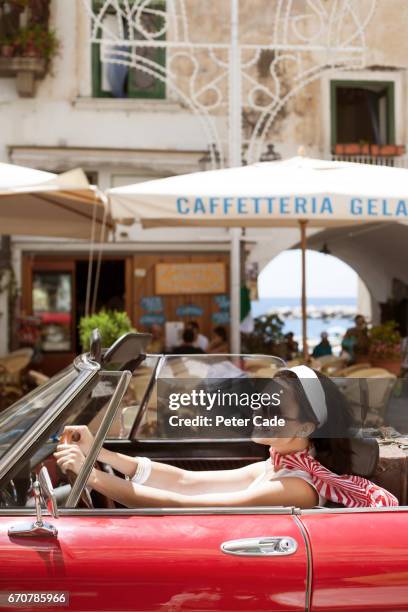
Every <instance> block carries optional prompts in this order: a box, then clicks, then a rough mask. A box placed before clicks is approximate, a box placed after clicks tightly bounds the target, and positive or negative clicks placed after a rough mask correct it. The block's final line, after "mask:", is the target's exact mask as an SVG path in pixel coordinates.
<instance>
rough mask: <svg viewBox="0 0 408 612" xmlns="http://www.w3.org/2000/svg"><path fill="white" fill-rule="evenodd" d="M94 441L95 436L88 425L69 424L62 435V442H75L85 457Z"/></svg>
mask: <svg viewBox="0 0 408 612" xmlns="http://www.w3.org/2000/svg"><path fill="white" fill-rule="evenodd" d="M93 442H94V437H93V435H92V434H91V432H90V431H89V429H88V427H87V426H86V425H67V426H66V427H64V431H63V432H62V436H61V443H62V444H73V443H74V444H75V445H76V446H78V447H79V448H80V449H81V451H82V453H83V455H85V457H86V456H87V454H88V453H89V451H90V449H91V446H92V444H93Z"/></svg>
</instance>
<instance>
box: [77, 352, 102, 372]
mask: <svg viewBox="0 0 408 612" xmlns="http://www.w3.org/2000/svg"><path fill="white" fill-rule="evenodd" d="M74 367H75V369H76V370H79V371H81V370H94V369H95V368H96V369H98V370H100V368H101V364H100V363H98V362H97V361H94V360H93V359H91V356H90V354H89V353H82V355H78V356H77V357H75V359H74Z"/></svg>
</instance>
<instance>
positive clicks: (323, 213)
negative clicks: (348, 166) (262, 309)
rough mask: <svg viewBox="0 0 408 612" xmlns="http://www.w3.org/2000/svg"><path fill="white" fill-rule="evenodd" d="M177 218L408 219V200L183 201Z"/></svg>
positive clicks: (178, 204) (291, 198) (287, 198)
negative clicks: (246, 216)
mask: <svg viewBox="0 0 408 612" xmlns="http://www.w3.org/2000/svg"><path fill="white" fill-rule="evenodd" d="M176 210H177V214H179V215H183V216H189V217H192V216H197V217H201V216H214V217H223V216H228V217H231V216H237V217H240V216H245V215H248V216H254V215H259V216H260V217H268V216H278V217H284V216H294V217H299V218H303V217H304V218H313V217H317V218H319V217H322V218H326V219H330V218H333V219H336V217H337V216H341V217H342V218H344V216H345V215H346V216H349V217H350V218H356V217H364V218H365V217H373V218H380V219H381V218H389V217H395V218H406V217H408V200H397V199H390V198H388V199H387V198H383V199H381V198H365V197H364V198H363V197H347V196H337V195H336V196H309V197H304V196H280V197H278V196H274V197H180V198H177V199H176Z"/></svg>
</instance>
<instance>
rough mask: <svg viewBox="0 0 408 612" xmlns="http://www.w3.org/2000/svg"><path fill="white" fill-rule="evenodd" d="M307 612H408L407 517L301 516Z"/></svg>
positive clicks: (383, 513) (363, 512)
mask: <svg viewBox="0 0 408 612" xmlns="http://www.w3.org/2000/svg"><path fill="white" fill-rule="evenodd" d="M301 521H302V523H303V525H304V527H305V529H306V531H307V534H308V537H309V539H310V543H311V549H312V558H313V564H312V610H314V611H318V610H321V611H323V610H324V611H325V612H326V611H328V610H333V611H334V610H338V611H342V612H343V611H344V610H347V611H354V610H356V611H357V610H370V611H372V610H386V611H389V610H393V612H394V611H396V610H408V511H407V510H406V509H399V508H388V509H374V510H369V509H359V510H351V509H332V510H329V511H328V510H310V511H307V510H305V511H303V512H302V515H301Z"/></svg>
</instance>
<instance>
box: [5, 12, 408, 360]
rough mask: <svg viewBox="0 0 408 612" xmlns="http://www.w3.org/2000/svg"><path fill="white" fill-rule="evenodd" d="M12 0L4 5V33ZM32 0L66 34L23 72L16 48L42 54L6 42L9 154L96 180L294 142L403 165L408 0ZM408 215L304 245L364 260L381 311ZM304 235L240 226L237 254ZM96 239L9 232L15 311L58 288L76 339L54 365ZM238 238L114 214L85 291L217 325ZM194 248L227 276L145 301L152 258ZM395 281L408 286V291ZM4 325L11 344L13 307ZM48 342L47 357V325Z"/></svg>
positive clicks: (239, 159) (31, 310)
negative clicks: (124, 220)
mask: <svg viewBox="0 0 408 612" xmlns="http://www.w3.org/2000/svg"><path fill="white" fill-rule="evenodd" d="M12 4H13V3H11V2H1V3H0V6H1V13H0V24H1V28H2V31H3V34H4V31H5V29H7V28H9V27H10V23H9V22H10V11H11V9H10V6H11V5H12ZM29 4H30V3H29ZM37 4H38V3H37ZM39 4H40V5H42V6H43V9H44V15H45V17H46V19H47V21H48V25H49V28H51V29H52V30H54V31H55V34H56V37H57V39H58V42H59V48H58V52H57V53H56V55H55V56H54V57H52V61H51V63H50V64H49V66H47V67H46V68H45V69H44V70H43V71H42V72H41V70H40V69H38V70H37V72H35V69H34V68H33V67H32V66H31V68H30V70H31V73H30V71H29V70H28V71H27V70H25V71H24V70H23V69H22V67H21V65H19V64H18V61H20V58H19V57H17V56H20V55H25V56H26V61H27V57H28V59H29V62H31V64H33V65H34V64H35V63H36V62H37V63H38V60H39V59H41V58H38V53H37V54H35V53H31V57H30V53H27V49H25V50H24V49H22V48H21V45H20V48H17V51H16V50H14V52H13V57H11V58H10V57H7V56H6V55H7V53H6V52H5V51H4V50H3V47H5V46H7V45H5V44H4V42H3V47H2V57H1V58H0V65H1V66H2V69H1V70H0V105H1V115H0V121H1V130H0V160H1V161H4V162H13V163H16V164H21V165H25V166H30V167H33V168H38V169H42V170H48V171H51V172H63V171H65V170H69V169H71V168H74V167H82V168H83V169H84V170H85V172H86V173H87V175H88V177H89V179H90V180H91V181H92V182H94V183H96V184H98V185H99V186H100V188H101V189H107V188H109V187H111V186H120V185H124V184H128V183H134V182H140V181H145V180H149V179H152V178H160V177H165V176H170V175H173V174H182V173H188V172H194V171H197V170H204V169H210V168H213V167H220V166H227V165H229V164H230V165H236V164H239V163H250V162H256V161H259V160H268V159H275V158H276V156H280V157H282V158H286V157H290V156H293V155H296V154H297V153H298V151H299V148H300V147H302V148H303V150H304V152H305V153H306V154H307V155H310V156H313V157H323V158H326V159H330V158H335V159H349V160H362V161H368V162H369V163H386V164H391V165H399V166H406V165H407V161H406V160H407V158H406V154H405V143H406V142H407V127H408V107H407V79H406V71H407V67H408V39H407V37H406V29H407V26H408V6H407V4H406V3H405V2H404V1H403V0H377V1H375V0H361V1H359V2H358V3H356V2H353V1H351V0H342V1H340V2H335V1H334V0H327V1H325V2H321V3H316V4H314V3H309V2H306V1H303V0H302V1H301V2H297V3H292V2H289V1H288V2H286V3H285V2H281V1H279V0H272V1H271V0H239V1H238V0H207V2H204V3H203V2H197V0H149V1H148V2H139V1H137V0H133V1H132V0H126V1H125V0H110V1H106V0H73V1H71V0H52V1H51V2H47V1H44V2H42V3H41V2H40V3H39ZM33 10H34V9H33ZM31 18H32V15H30V14H29V15H28V16H27V14H25V15H24V14H23V13H22V14H20V15H18V16H15V17H14V19H15V20H16V19H18V20H19V22H18V25H17V27H18V29H20V30H21V29H23V30H24V29H25V30H27V29H29V27H30V19H31ZM14 26H15V24H14ZM0 34H1V31H0ZM3 41H4V37H3ZM23 67H24V66H23ZM26 68H27V65H26ZM405 230H406V228H405V227H403V228H401V227H398V228H395V227H392V226H391V227H389V228H386V229H385V228H381V227H380V228H377V229H375V228H373V231H372V232H371V233H366V234H361V235H359V234H358V232H356V233H355V235H354V236H350V232H349V231H346V230H338V232H337V234H336V236H333V235H332V234H330V232H325V231H320V230H319V231H317V230H310V232H309V246H310V248H315V249H317V250H321V248H322V245H323V244H324V243H325V242H328V243H329V246H330V247H331V248H330V250H331V252H332V254H333V255H335V256H338V257H340V258H341V259H343V260H344V261H346V262H347V263H348V264H350V265H351V266H352V267H353V268H354V269H355V270H356V271H357V273H358V274H359V275H360V277H361V279H362V281H363V282H364V283H365V286H366V288H367V291H368V294H369V296H370V302H371V309H372V313H373V318H374V320H378V319H379V318H380V316H381V312H382V309H383V310H384V308H385V306H384V305H386V304H389V302H390V300H391V299H393V298H394V297H395V295H394V294H395V287H396V286H398V287H400V288H401V287H402V286H403V287H404V286H405V284H408V272H407V271H406V267H405V266H404V265H403V253H404V249H405V248H406V247H405V243H406V234H405ZM298 240H299V238H298V233H297V231H296V230H292V229H285V230H282V229H268V230H266V229H265V230H262V229H256V230H255V229H253V230H248V231H247V232H246V234H245V236H243V237H242V242H243V243H245V244H246V245H247V257H248V258H249V260H251V261H252V262H257V263H258V267H259V269H260V270H261V269H262V268H263V267H264V266H265V265H266V264H267V263H268V262H269V261H270V260H271V259H272V258H273V257H274V256H276V255H277V254H278V253H279V252H281V251H282V250H284V249H287V248H291V247H295V246H296V245H297V243H298ZM387 245H388V246H387ZM90 248H91V249H93V254H94V255H95V257H96V256H97V255H98V254H99V252H100V247H99V245H90V243H85V242H76V241H62V240H51V239H42V238H38V237H37V238H35V237H33V238H27V237H22V236H13V237H12V241H11V258H12V265H13V269H14V272H15V276H16V284H17V287H18V290H19V308H20V310H21V311H22V312H23V314H24V315H32V314H35V311H36V308H35V301H36V299H38V300H40V302H41V299H40V297H39V296H40V295H42V294H41V291H42V292H43V293H44V291H45V292H47V291H48V290H49V291H51V288H50V287H53V289H52V290H53V291H54V292H55V291H56V289H55V287H57V289H58V291H59V292H61V294H63V295H65V296H66V297H65V298H64V299H65V303H66V304H69V306H70V308H71V310H72V317H71V319H70V320H69V322H68V323H67V322H66V324H67V325H68V326H69V338H65V340H64V341H62V345H61V346H62V347H63V348H62V349H61V350H60V351H59V357H58V356H57V357H58V359H57V357H56V354H53V357H52V361H53V362H54V363H55V364H56V363H57V361H58V364H57V365H58V367H60V365H61V364H62V362H64V360H67V359H68V358H70V357H71V355H72V354H73V353H75V352H77V351H78V349H79V345H78V337H77V333H76V331H75V330H76V325H77V322H78V318H79V316H80V315H81V314H83V311H84V305H83V299H81V296H83V294H84V291H85V290H86V285H87V279H88V266H89V252H90ZM230 253H231V235H230V233H229V232H228V230H225V229H222V228H220V229H205V230H203V229H196V228H191V229H188V230H186V229H178V228H169V229H166V230H160V229H150V230H143V229H141V228H140V227H138V226H136V225H133V226H131V227H127V226H119V227H118V229H117V232H116V236H115V240H114V242H110V243H109V244H106V245H104V246H103V253H102V263H101V277H100V278H101V280H100V283H99V292H98V295H97V296H96V298H95V306H97V305H98V304H99V303H108V304H109V303H112V304H115V305H116V306H118V307H123V308H125V309H126V310H127V311H128V313H129V315H130V317H131V319H132V321H133V323H134V325H135V326H136V327H137V328H146V326H148V325H149V324H151V323H152V322H154V321H155V320H156V321H157V322H159V321H160V322H163V321H169V320H176V319H180V317H181V318H183V316H184V317H189V318H194V319H197V320H198V321H199V322H200V324H201V327H202V329H203V331H204V332H205V333H206V334H207V335H208V334H210V332H211V329H212V327H214V325H215V324H217V322H222V323H223V324H228V320H227V316H226V314H225V310H226V306H225V304H226V303H227V302H226V300H227V298H226V297H225V299H224V301H222V299H221V298H220V296H227V295H228V294H229V268H230V264H231V263H232V262H231V261H230ZM194 262H200V263H206V262H207V263H208V265H212V264H214V263H221V264H222V265H223V266H224V267H225V286H224V290H223V291H218V292H217V293H211V292H209V293H205V288H204V289H202V291H201V293H200V292H198V293H192V294H190V295H188V294H184V297H183V298H181V297H177V296H181V294H182V293H183V291H182V288H179V289H178V290H177V292H176V293H175V294H174V296H173V298H171V299H170V297H168V296H166V297H162V307H161V308H162V310H161V311H158V312H155V311H154V310H151V308H152V306H151V304H152V303H153V302H149V300H148V299H147V298H154V297H160V296H158V295H157V292H156V288H155V283H154V282H153V280H152V278H153V277H152V274H153V272H152V270H153V268H152V267H154V266H155V265H156V264H158V263H163V264H166V263H167V264H173V263H174V264H186V263H192V264H193V263H194ZM47 287H48V289H47ZM398 295H399V298H400V301H403V300H405V293H404V291H402V290H401V289H400V290H399V294H398ZM215 298H217V299H215ZM217 300H218V301H217ZM3 301H4V300H3ZM221 303H222V304H223V305H222V307H221V305H220V304H221ZM142 304H145V305H147V306H146V309H145V308H143V307H142ZM149 304H150V306H149ZM40 306H41V304H40ZM40 306H39V307H40ZM41 307H45V306H44V305H43V306H41ZM149 308H150V310H149ZM183 308H184V310H183ZM194 308H196V309H195V310H194ZM177 309H178V310H177ZM400 309H401V312H402V311H403V309H404V306H403V305H402V304H401V305H400ZM3 310H4V308H3ZM177 312H178V313H179V314H177ZM182 312H184V313H185V314H184V315H180V313H182ZM188 313H190V314H188ZM194 313H195V314H194ZM148 315H151V316H150V317H149V316H148ZM153 315H157V316H156V318H155V316H153ZM401 316H402V315H401ZM0 326H1V328H2V333H1V337H2V345H1V347H0V351H1V352H5V351H6V350H7V348H8V346H7V332H6V330H7V316H3V317H1V318H0ZM49 347H50V349H51V350H50V354H51V353H53V351H52V338H51V341H50V345H49ZM56 359H57V361H56Z"/></svg>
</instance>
